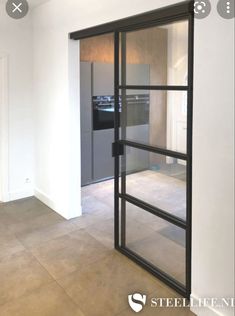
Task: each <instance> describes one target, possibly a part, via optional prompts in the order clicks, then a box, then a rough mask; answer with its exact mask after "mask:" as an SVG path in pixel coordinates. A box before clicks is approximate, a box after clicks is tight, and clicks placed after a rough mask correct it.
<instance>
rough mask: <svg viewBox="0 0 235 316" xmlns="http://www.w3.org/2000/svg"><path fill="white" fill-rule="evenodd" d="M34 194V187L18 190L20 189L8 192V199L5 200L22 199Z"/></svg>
mask: <svg viewBox="0 0 235 316" xmlns="http://www.w3.org/2000/svg"><path fill="white" fill-rule="evenodd" d="M31 196H34V190H33V188H30V189H27V190H18V191H12V192H9V193H8V194H6V196H5V197H6V199H7V201H6V200H5V201H4V202H9V201H16V200H20V199H25V198H28V197H31Z"/></svg>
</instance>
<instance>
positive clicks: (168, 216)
mask: <svg viewBox="0 0 235 316" xmlns="http://www.w3.org/2000/svg"><path fill="white" fill-rule="evenodd" d="M118 196H119V198H121V199H124V200H126V201H127V202H129V203H131V204H134V205H135V206H138V207H140V208H143V209H144V210H145V211H147V212H149V213H151V214H153V215H156V216H158V217H160V218H162V219H164V220H165V221H167V222H169V223H171V224H173V225H176V226H178V227H180V228H182V229H186V227H187V224H186V221H184V220H183V219H181V218H180V217H177V216H175V215H172V214H170V213H167V212H166V211H163V210H161V209H160V208H158V207H156V206H153V205H150V204H148V203H146V202H143V201H141V200H139V199H137V198H135V197H133V196H131V195H129V194H121V193H119V194H118Z"/></svg>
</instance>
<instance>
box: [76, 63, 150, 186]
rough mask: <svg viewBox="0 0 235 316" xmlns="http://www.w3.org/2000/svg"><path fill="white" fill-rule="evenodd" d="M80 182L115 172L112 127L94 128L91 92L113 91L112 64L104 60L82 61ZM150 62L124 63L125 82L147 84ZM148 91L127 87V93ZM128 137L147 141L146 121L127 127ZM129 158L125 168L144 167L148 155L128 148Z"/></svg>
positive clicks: (98, 179)
mask: <svg viewBox="0 0 235 316" xmlns="http://www.w3.org/2000/svg"><path fill="white" fill-rule="evenodd" d="M80 65H81V66H80V73H81V94H80V99H81V182H82V185H87V184H90V183H93V182H96V181H100V180H103V179H106V178H111V177H113V175H114V159H113V157H112V142H113V138H114V130H113V129H104V130H97V131H93V109H92V96H107V95H110V96H113V95H114V65H113V64H106V63H89V62H81V64H80ZM149 68H150V67H149V65H137V64H128V65H127V83H128V84H133V85H148V84H149V82H150V70H149ZM146 93H149V92H148V91H143V90H139V91H138V92H137V91H132V90H128V94H146ZM127 129H128V134H129V136H130V138H132V137H134V136H135V138H136V141H140V142H141V141H142V142H147V140H148V125H138V126H129V127H127ZM127 155H128V156H129V158H130V159H129V162H128V163H127V170H128V169H129V171H131V170H132V171H133V172H134V171H138V170H143V169H145V168H146V169H147V168H148V166H149V161H148V157H147V156H146V155H145V153H142V152H139V153H138V156H136V151H135V150H134V149H132V148H128V149H127Z"/></svg>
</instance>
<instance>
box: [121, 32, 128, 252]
mask: <svg viewBox="0 0 235 316" xmlns="http://www.w3.org/2000/svg"><path fill="white" fill-rule="evenodd" d="M121 76H122V80H121V84H122V85H126V33H125V32H122V33H121ZM121 95H122V102H121V104H122V109H121V138H122V139H126V126H127V111H126V110H127V109H126V106H127V104H126V90H125V89H122V94H121ZM121 162H122V171H121V172H122V180H121V183H122V186H121V192H122V194H126V148H124V155H123V156H122V158H121ZM125 245H126V201H125V200H124V199H122V201H121V246H122V247H125Z"/></svg>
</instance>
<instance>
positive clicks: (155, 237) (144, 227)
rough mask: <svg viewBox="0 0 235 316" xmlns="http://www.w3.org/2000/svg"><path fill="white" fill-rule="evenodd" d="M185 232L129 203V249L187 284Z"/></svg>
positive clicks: (127, 236) (127, 233)
mask: <svg viewBox="0 0 235 316" xmlns="http://www.w3.org/2000/svg"><path fill="white" fill-rule="evenodd" d="M185 237H186V236H185V230H183V229H181V228H179V227H177V226H175V225H173V224H170V223H168V222H167V221H165V220H162V219H160V218H159V217H157V216H155V215H152V214H150V213H148V212H146V211H145V210H143V209H141V208H139V207H137V206H135V205H133V204H130V203H128V202H126V247H127V248H129V249H130V250H132V251H134V252H135V253H136V254H138V255H140V256H141V257H143V258H144V259H145V260H147V261H148V262H150V263H151V264H153V265H155V266H156V267H157V268H159V269H160V270H162V271H164V272H166V273H167V274H169V275H170V276H171V277H173V278H174V279H176V280H177V281H179V282H180V283H182V284H183V285H184V284H185Z"/></svg>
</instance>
